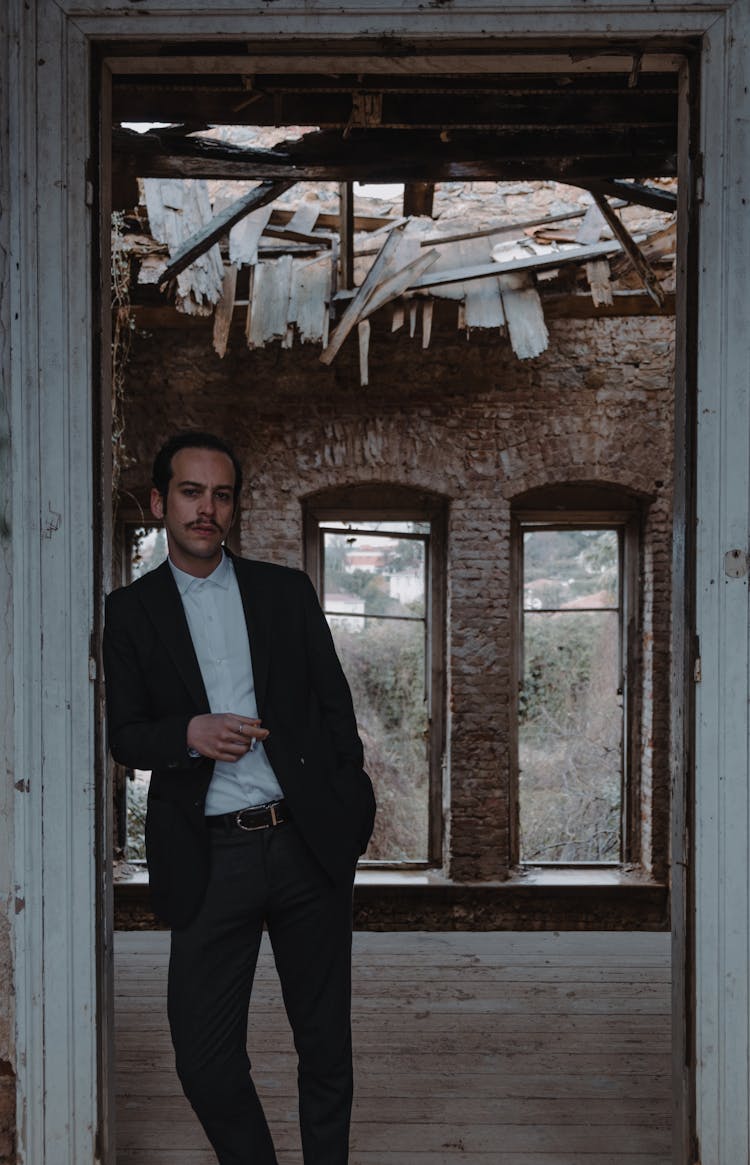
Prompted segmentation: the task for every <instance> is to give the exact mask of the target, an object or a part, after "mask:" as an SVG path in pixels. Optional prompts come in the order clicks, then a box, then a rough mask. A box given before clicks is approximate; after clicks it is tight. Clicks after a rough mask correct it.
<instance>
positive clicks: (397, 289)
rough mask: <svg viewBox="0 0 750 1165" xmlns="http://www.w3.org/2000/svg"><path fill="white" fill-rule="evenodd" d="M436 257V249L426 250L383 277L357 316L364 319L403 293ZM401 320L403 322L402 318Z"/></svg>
mask: <svg viewBox="0 0 750 1165" xmlns="http://www.w3.org/2000/svg"><path fill="white" fill-rule="evenodd" d="M436 259H437V251H426V252H425V253H424V254H422V255H418V256H417V258H416V259H412V261H411V263H407V264H406V265H405V266H404V267H400V268H399V270H398V271H396V272H395V273H394V274H393V275H391V276H390V277H389V278H388V279H384V280H383V282H382V283H379V284H378V286H377V287H376V288H375V289H374V290H373V291H372V293H371V294H370V296H369V297H368V298H367V299H366V300H365V303H364V305H363V306H362V310H361V311H360V313H359V318H360V319H364V318H365V317H366V316H371V315H372V314H373V312H376V311H377V310H378V309H379V308H381V307H385V305H386V304H387V303H390V301H391V300H392V299H396V297H397V296H399V295H403V293H404V292H405V291H406V289H407V287H409V285H410V284H411V283H412V281H413V280H415V279H418V278H419V276H420V275H421V273H422V272H423V271H426V270H427V268H428V267H430V266H431V265H432V264H433V263H434V262H435V260H436ZM401 322H402V323H403V319H402V321H401Z"/></svg>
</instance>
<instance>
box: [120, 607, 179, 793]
mask: <svg viewBox="0 0 750 1165" xmlns="http://www.w3.org/2000/svg"><path fill="white" fill-rule="evenodd" d="M126 595H127V592H126V591H125V590H122V591H114V592H113V593H112V594H111V595H108V597H107V601H106V608H105V623H104V637H103V642H102V652H103V657H104V677H105V686H106V700H107V734H108V741H109V748H110V751H111V753H112V756H113V757H114V759H115V760H116V761H117V762H118V763H119V764H122V765H126V766H127V767H129V768H135V769H147V770H148V769H164V768H172V769H174V768H192V767H194V765H195V763H196V762H195V761H194V760H193V759H192V758H191V757H190V756H188V751H187V749H188V745H187V726H188V724H189V722H190V720H191V719H192V713H184V712H178V713H174V714H167V715H159V714H158V712H155V710H154V708H153V706H152V699H151V697H150V694H149V692H150V686H149V683H148V677H147V676H146V674H145V665H144V661H143V657H142V655H140V654H139V651H138V649H137V645H136V640H135V630H134V627H133V624H132V622H131V620H129V618H128V607H129V606H130V603H132V598H131V599H130V602H128V598H130V596H127V598H126Z"/></svg>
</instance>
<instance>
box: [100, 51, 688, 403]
mask: <svg viewBox="0 0 750 1165" xmlns="http://www.w3.org/2000/svg"><path fill="white" fill-rule="evenodd" d="M466 60H467V58H462V61H463V65H464V66H466ZM519 64H520V62H519ZM524 64H526V65H528V58H526V59H525V60H524ZM565 65H566V59H564V58H560V57H557V58H551V57H550V58H541V59H539V60H538V61H537V63H536V66H535V70H532V71H522V70H521V69H520V68H519V69H518V71H516V72H513V71H504V72H502V73H499V72H497V73H491V72H487V71H484V72H482V71H480V72H479V74H477V73H476V71H474V72H466V71H465V72H460V71H459V70H458V67H457V63H456V62H453V63H451V59H449V58H447V57H446V58H443V59H442V60H439V59H437V58H430V59H429V60H427V59H425V60H424V61H422V62H420V61H419V60H417V59H414V58H413V57H411V58H408V59H404V60H397V59H395V58H393V57H390V58H386V57H383V58H376V59H370V58H362V59H360V60H359V61H358V60H357V59H356V54H355V55H354V56H353V57H352V59H351V60H348V61H347V64H346V69H347V71H346V72H345V73H340V72H337V71H334V69H333V67H332V64H331V63H329V64H328V71H326V72H324V71H323V69H322V67H321V58H320V57H319V56H318V57H309V58H307V59H305V58H304V57H303V58H300V57H299V56H297V57H294V58H291V57H284V58H281V57H280V58H272V57H268V56H266V57H263V58H253V57H252V54H250V53H249V52H247V53H246V55H245V56H241V55H232V54H229V53H227V54H225V55H224V56H223V57H219V58H213V60H212V68H211V70H210V71H208V72H205V73H201V72H198V71H193V70H197V69H198V68H199V67H200V66H199V63H198V62H196V60H195V59H189V58H188V57H187V56H186V55H185V54H184V52H183V53H182V55H181V54H180V53H179V52H178V51H177V50H175V49H174V47H173V46H172V47H171V48H166V49H165V51H164V55H163V57H161V58H160V60H159V62H158V68H157V69H156V70H155V71H153V72H149V73H144V72H134V71H132V70H131V67H130V66H129V65H128V62H127V61H125V62H124V63H122V62H121V70H120V71H118V70H117V69H115V75H114V77H113V90H112V92H113V116H114V120H115V126H114V130H113V170H112V173H113V181H112V189H113V205H114V209H115V210H117V211H120V212H122V213H120V215H119V216H118V229H117V231H116V233H115V247H116V248H117V249H118V250H119V251H120V253H125V254H127V255H128V256H129V258H130V259H131V260H132V268H133V270H132V278H133V286H134V289H135V290H134V294H133V295H132V297H131V298H132V300H133V302H134V303H136V305H138V304H139V303H140V304H142V305H143V306H144V307H146V308H147V307H148V305H149V303H150V304H151V305H154V304H156V303H157V302H162V303H163V302H164V294H165V293H166V295H167V297H168V298H174V300H175V301H176V304H177V307H178V308H179V310H181V311H182V312H184V313H187V314H192V315H207V314H213V315H214V347H215V348H216V351H217V352H218V353H219V355H223V353H224V351H225V350H226V345H227V341H228V335H229V329H230V326H231V324H232V322H233V320H234V321H236V320H237V318H238V313H239V315H241V316H242V315H244V319H245V334H246V340H247V343H248V345H249V346H250V347H256V346H262V345H263V344H266V343H269V342H272V341H280V342H281V343H282V345H284V346H287V347H288V346H291V344H292V342H293V338H294V336H295V335H297V336H298V337H299V339H301V340H302V341H314V342H318V343H321V345H322V353H321V360H323V362H324V363H330V361H331V360H333V358H334V357H335V355H336V353H337V352H338V350H339V349H340V347H341V345H342V344H343V342H344V340H345V339H346V337H347V336H348V335H349V334H350V333H351V332H352V331H354V330H355V329H356V332H357V334H358V337H359V350H360V374H361V378H362V382H363V383H366V382H367V350H368V345H369V342H370V325H369V319H370V317H371V316H372V315H373V314H374V313H375V312H376V311H378V310H379V309H381V308H384V307H386V306H389V309H390V311H391V313H392V327H393V329H394V330H397V329H398V328H400V327H401V326H404V324H405V323H407V322H408V326H409V330H410V332H411V334H412V335H414V334H415V332H416V330H417V322H418V317H419V319H420V320H421V339H422V343H423V346H425V347H426V346H427V345H428V344H429V342H430V333H431V325H432V305H433V299H434V297H436V296H437V297H439V298H448V299H454V300H457V301H458V324H459V326H461V327H465V328H467V330H469V329H471V328H474V327H491V328H501V329H503V330H504V331H505V332H506V333H507V335H508V338H509V340H510V342H511V344H512V346H513V349H514V351H515V352H516V355H517V356H519V357H520V358H529V357H533V356H536V355H539V354H540V353H541V352H542V351H544V349H545V348H546V346H547V329H546V324H545V311H546V312H547V314H549V306H550V301H551V298H552V296H551V295H550V292H557V293H559V292H561V291H564V292H566V293H567V294H568V295H569V296H570V295H571V294H573V295H577V296H578V297H579V298H580V297H581V296H583V297H585V298H587V300H588V301H589V302H590V303H591V304H592V305H593V308H594V309H595V311H596V310H601V311H603V312H606V311H607V310H608V309H609V310H611V309H612V308H613V305H614V304H615V300H616V299H617V298H618V297H619V298H620V300H621V303H620V310H625V309H624V303H623V297H625V296H630V298H631V300H632V299H633V298H634V297H635V296H637V297H638V298H639V301H640V304H641V307H643V301H644V296H647V297H648V299H649V302H650V303H651V307H650V308H649V309H648V310H652V309H653V310H658V311H669V310H672V303H671V300H672V299H673V297H671V295H670V293H671V291H672V288H673V259H674V220H675V209H676V194H675V183H674V181H670V179H673V178H674V176H675V174H676V169H677V73H676V71H675V68H676V66H675V60H674V58H667V57H663V56H662V57H656V56H644V55H643V54H642V53H640V52H638V51H635V50H634V51H633V53H632V55H631V56H630V57H628V55H627V54H624V55H623V54H622V53H619V55H617V56H615V55H614V54H611V53H610V55H609V56H608V55H607V54H606V53H604V54H601V53H600V54H599V56H597V55H596V53H594V52H593V51H592V52H591V53H589V54H588V56H587V57H586V58H585V61H584V64H581V63H580V62H577V63H576V62H573V60H572V58H568V59H567V65H568V67H567V68H565ZM134 67H135V66H134ZM141 67H142V66H141ZM338 67H339V68H340V67H341V61H339V62H338ZM472 68H473V69H476V61H474V62H473V63H472ZM386 70H388V71H386ZM420 70H421V71H420ZM165 121H169V122H170V123H171V124H168V125H164V124H163V123H164V122H165ZM124 122H147V123H150V124H151V128H150V129H149V130H148V132H146V133H136V132H134V131H133V130H132V129H129V128H127V127H126V126H125V125H124V124H123V123H124ZM157 122H158V123H161V124H158V125H157V124H154V123H157ZM271 126H273V127H283V126H287V127H291V128H289V130H288V131H284V130H279V129H275V130H274V131H273V132H272V133H271V136H270V138H269V137H268V134H269V132H271V131H265V130H264V129H263V128H262V127H271ZM229 127H231V128H229ZM249 127H254V128H249ZM259 127H260V128H259ZM305 127H308V128H305ZM269 141H270V146H269V144H267V143H268V142H269ZM650 175H651V176H653V175H658V176H659V181H658V182H655V181H653V180H649V176H650ZM354 180H357V181H365V182H378V183H380V182H388V183H393V182H398V183H403V200H402V203H401V205H400V206H399V207H398V208H394V207H390V208H389V209H388V211H387V212H386V213H385V214H383V213H382V212H381V213H380V214H378V213H377V210H378V208H377V206H376V207H375V213H372V209H371V210H370V213H369V214H368V213H367V212H366V211H365V213H363V212H362V207H360V212H359V214H355V206H354V196H353V186H352V183H353V181H354ZM509 182H510V183H515V184H516V187H518V186H519V185H520V187H521V189H523V188H524V187H525V189H527V190H529V191H537V190H538V189H539V188H540V187H545V188H548V189H552V190H553V191H554V195H553V198H552V200H550V199H548V200H547V202H546V205H545V206H544V209H543V213H542V214H537V215H534V214H533V213H530V211H529V209H527V206H526V204H522V205H518V203H517V204H516V206H517V212H516V214H515V215H512V216H510V218H509V216H508V215H507V213H505V211H506V210H507V207H505V206H502V207H501V206H500V205H499V203H498V202H497V199H496V200H495V202H494V203H493V195H494V193H495V192H498V191H500V192H502V191H503V189H507V184H508V183H509ZM563 182H564V183H566V184H567V185H566V187H562V188H560V187H558V186H557V184H558V183H563ZM331 183H335V184H336V185H335V186H333V187H332V188H331V186H330V184H331ZM310 184H315V185H314V186H313V187H311V185H310ZM571 186H574V187H576V188H577V190H576V191H572V190H571ZM331 189H333V190H334V191H335V197H334V198H333V200H331V198H328V197H327V194H328V193H330V190H331ZM478 190H479V191H481V192H482V194H483V198H482V202H483V212H484V213H483V215H482V216H480V218H478V216H477V213H476V206H475V205H472V203H473V201H474V199H475V193H474V192H476V191H478ZM566 191H567V194H566ZM441 195H442V199H441ZM446 195H447V196H448V197H447V199H446V197H445V196H446ZM555 199H556V201H555ZM534 202H535V199H534V198H532V199H530V200H529V203H528V205H529V206H531V204H533V203H534ZM139 204H140V209H138V206H139ZM524 211H525V213H524ZM157 288H160V289H161V290H160V291H157ZM545 292H546V294H545ZM157 297H158V298H157ZM543 299H544V300H546V301H547V302H546V307H545V306H543V302H542V301H543ZM632 308H635V304H632ZM636 310H637V309H636Z"/></svg>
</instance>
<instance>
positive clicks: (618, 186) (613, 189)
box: [576, 178, 677, 214]
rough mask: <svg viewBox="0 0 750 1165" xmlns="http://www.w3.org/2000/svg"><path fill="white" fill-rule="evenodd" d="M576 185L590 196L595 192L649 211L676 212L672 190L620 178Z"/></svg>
mask: <svg viewBox="0 0 750 1165" xmlns="http://www.w3.org/2000/svg"><path fill="white" fill-rule="evenodd" d="M576 185H577V186H581V187H582V188H583V189H584V190H589V191H590V192H591V193H592V194H593V193H594V192H596V193H597V194H602V195H606V196H607V197H609V198H618V199H622V200H623V202H630V203H635V204H637V205H638V206H648V207H650V208H651V210H663V211H665V212H667V213H672V214H674V213H676V212H677V195H676V194H675V193H674V192H673V191H672V190H660V189H659V187H658V186H649V185H646V184H645V183H643V182H625V181H623V180H622V179H621V178H611V179H606V178H599V179H597V180H596V181H592V182H578V183H576Z"/></svg>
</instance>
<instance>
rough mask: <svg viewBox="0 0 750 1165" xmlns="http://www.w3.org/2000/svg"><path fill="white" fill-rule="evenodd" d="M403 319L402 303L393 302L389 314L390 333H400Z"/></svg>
mask: <svg viewBox="0 0 750 1165" xmlns="http://www.w3.org/2000/svg"><path fill="white" fill-rule="evenodd" d="M405 319H406V311H405V310H404V305H403V303H397V302H395V301H394V303H393V305H392V314H391V331H392V332H400V331H401V329H402V328H403V326H404V320H405Z"/></svg>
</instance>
